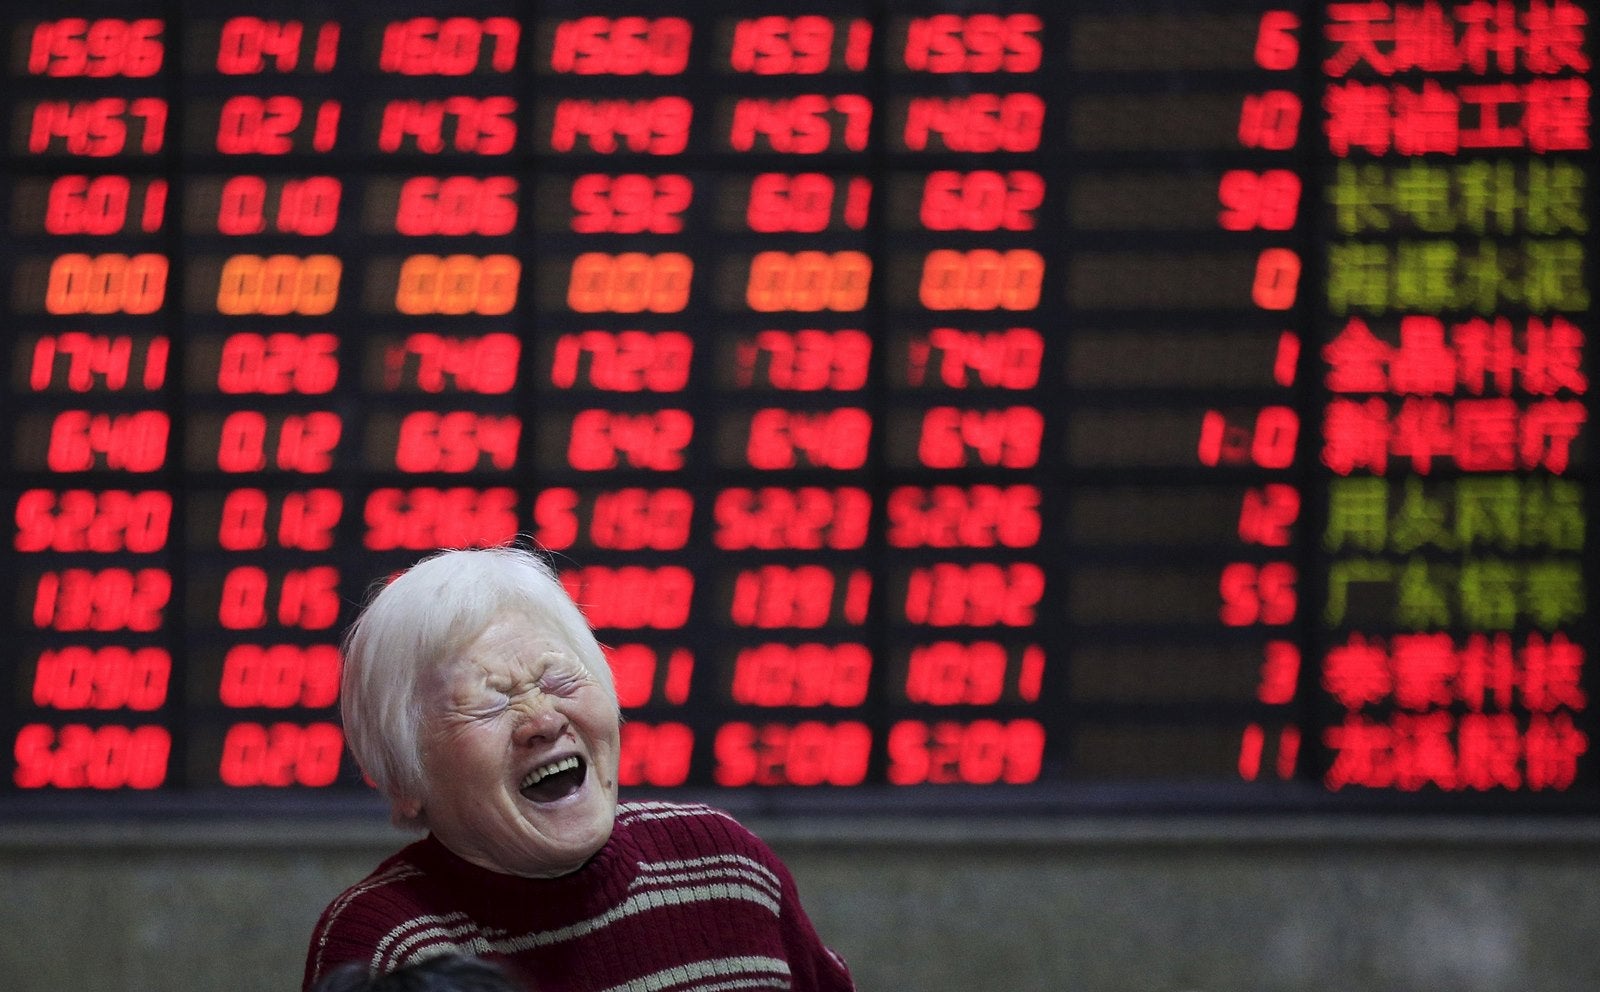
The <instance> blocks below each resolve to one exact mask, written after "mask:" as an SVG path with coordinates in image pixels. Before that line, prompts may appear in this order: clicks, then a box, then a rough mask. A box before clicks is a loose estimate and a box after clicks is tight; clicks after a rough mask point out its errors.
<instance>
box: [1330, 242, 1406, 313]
mask: <svg viewBox="0 0 1600 992" xmlns="http://www.w3.org/2000/svg"><path fill="white" fill-rule="evenodd" d="M1391 267H1392V260H1391V259H1390V257H1389V247H1388V246H1387V245H1374V244H1367V243H1364V242H1359V241H1356V242H1346V243H1344V244H1332V245H1329V246H1328V310H1329V312H1331V313H1340V314H1342V313H1349V312H1350V311H1351V310H1387V309H1389V270H1390V268H1391Z"/></svg>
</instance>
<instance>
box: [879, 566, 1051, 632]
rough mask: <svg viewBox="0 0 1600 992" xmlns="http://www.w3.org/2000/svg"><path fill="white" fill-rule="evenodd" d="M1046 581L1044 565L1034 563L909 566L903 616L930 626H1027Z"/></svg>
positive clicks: (1042, 594)
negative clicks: (910, 567) (910, 568)
mask: <svg viewBox="0 0 1600 992" xmlns="http://www.w3.org/2000/svg"><path fill="white" fill-rule="evenodd" d="M1044 585H1045V583H1044V569H1042V568H1040V567H1039V566H1038V565H1035V564H1033V563H1031V562H1010V563H1008V564H1004V565H1000V564H995V563H993V562H978V563H976V564H972V565H959V564H956V563H954V562H938V563H936V564H933V565H928V566H924V567H921V568H914V569H912V570H911V573H910V575H909V577H908V578H907V581H906V596H905V619H906V622H908V623H914V624H927V625H928V626H930V627H956V626H964V627H995V626H1005V627H1027V626H1030V625H1032V624H1033V622H1034V620H1035V618H1036V616H1037V613H1038V606H1039V603H1040V601H1041V600H1042V599H1043V598H1044Z"/></svg>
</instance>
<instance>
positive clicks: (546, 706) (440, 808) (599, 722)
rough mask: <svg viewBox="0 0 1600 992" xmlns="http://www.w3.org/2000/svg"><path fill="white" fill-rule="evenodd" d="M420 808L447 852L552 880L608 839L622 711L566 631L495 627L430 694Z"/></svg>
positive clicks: (519, 622)
mask: <svg viewBox="0 0 1600 992" xmlns="http://www.w3.org/2000/svg"><path fill="white" fill-rule="evenodd" d="M421 691H422V693H423V697H422V701H423V716H422V725H421V735H420V737H421V746H422V767H423V789H424V795H423V796H422V797H420V805H421V813H422V817H423V819H424V821H425V822H426V823H427V825H428V829H429V830H431V831H432V832H433V834H434V836H436V837H438V838H439V840H440V842H441V843H443V844H444V845H445V846H446V847H448V848H449V849H450V850H452V851H454V852H455V853H456V854H458V855H460V856H461V857H463V858H465V859H466V860H468V861H471V862H472V863H473V864H476V865H481V866H482V867H484V868H488V869H490V870H492V871H498V872H502V873H505V874H509V875H523V876H528V877H534V878H550V877H554V876H557V875H565V874H567V873H569V872H572V871H576V870H577V869H578V868H580V867H582V865H583V863H584V862H585V861H587V860H588V859H589V858H590V856H592V855H593V854H594V853H595V852H596V851H598V850H600V848H601V846H602V845H604V844H605V842H606V839H607V838H609V837H610V836H611V826H612V822H613V821H614V819H615V817H616V810H617V766H618V762H619V760H620V745H619V740H618V738H619V735H620V728H619V716H618V712H617V708H616V706H615V704H614V703H613V701H612V699H611V696H610V695H609V694H608V693H607V692H606V690H605V688H604V687H603V686H602V685H601V684H600V683H599V682H598V681H597V680H596V679H595V677H594V675H593V674H592V673H591V672H590V671H589V669H588V668H587V667H586V666H585V665H584V664H583V662H582V661H581V660H579V658H578V655H577V652H576V651H574V650H573V649H572V648H571V647H570V646H569V645H568V644H567V643H566V640H565V639H564V638H563V637H562V635H561V634H560V633H559V632H556V631H553V630H547V629H545V628H543V627H540V626H538V625H536V624H534V623H533V622H531V621H529V620H524V619H510V620H506V621H502V622H499V623H496V624H494V625H492V626H490V627H489V629H488V630H486V631H484V633H483V634H482V635H481V636H480V637H479V638H478V639H477V640H476V641H474V642H473V643H472V645H471V646H470V647H469V648H468V649H467V650H466V651H465V652H463V653H462V655H461V657H460V658H458V659H457V660H455V661H454V662H452V663H450V664H448V665H447V666H446V667H445V668H444V670H443V671H441V672H439V673H438V677H437V678H435V679H433V680H432V681H431V684H424V685H423V686H422V687H421Z"/></svg>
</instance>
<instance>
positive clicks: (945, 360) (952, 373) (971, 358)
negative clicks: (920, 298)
mask: <svg viewBox="0 0 1600 992" xmlns="http://www.w3.org/2000/svg"><path fill="white" fill-rule="evenodd" d="M906 359H907V361H906V381H907V383H909V384H910V385H912V386H922V385H939V386H946V387H949V388H951V389H968V388H983V389H1032V388H1033V387H1035V386H1037V385H1038V384H1039V369H1040V367H1041V365H1043V362H1044V336H1043V335H1041V334H1040V333H1039V332H1038V331H1036V330H1034V329H1033V328H1031V327H1011V328H1007V329H1006V330H1003V331H961V330H957V329H956V328H954V327H935V328H934V329H933V330H931V331H929V332H928V335H927V337H918V338H914V339H912V341H911V343H910V345H909V347H908V348H907V354H906Z"/></svg>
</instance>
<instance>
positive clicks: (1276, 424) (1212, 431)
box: [1195, 406, 1300, 468]
mask: <svg viewBox="0 0 1600 992" xmlns="http://www.w3.org/2000/svg"><path fill="white" fill-rule="evenodd" d="M1299 439H1300V414H1299V412H1297V411H1296V410H1295V409H1294V408H1293V407H1288V406H1268V407H1262V408H1261V409H1260V410H1259V411H1257V413H1256V416H1255V418H1254V420H1253V421H1251V422H1250V423H1249V424H1243V423H1239V422H1238V421H1237V420H1236V419H1234V420H1230V419H1229V416H1228V415H1227V414H1225V413H1223V412H1222V411H1220V410H1207V411H1206V412H1205V415H1204V416H1203V417H1201V418H1200V438H1199V441H1198V443H1197V444H1196V451H1195V453H1196V455H1197V456H1198V458H1199V460H1200V464H1202V465H1207V466H1217V465H1256V466H1259V467H1261V468H1288V467H1289V466H1291V465H1293V464H1294V457H1295V451H1296V448H1297V446H1298V443H1299Z"/></svg>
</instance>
